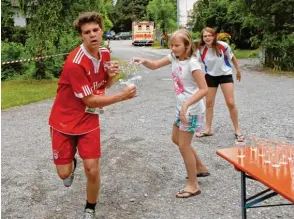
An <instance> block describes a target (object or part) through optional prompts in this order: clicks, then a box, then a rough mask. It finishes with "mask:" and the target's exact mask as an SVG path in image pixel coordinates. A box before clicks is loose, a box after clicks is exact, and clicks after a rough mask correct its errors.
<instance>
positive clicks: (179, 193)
mask: <svg viewBox="0 0 294 219" xmlns="http://www.w3.org/2000/svg"><path fill="white" fill-rule="evenodd" d="M185 193H187V194H188V195H187V196H179V195H182V194H185ZM200 194H201V191H200V190H198V191H197V192H188V191H185V190H184V189H183V190H180V191H179V192H178V193H177V194H176V197H177V198H190V197H193V196H196V195H200Z"/></svg>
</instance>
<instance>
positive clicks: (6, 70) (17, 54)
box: [1, 41, 29, 80]
mask: <svg viewBox="0 0 294 219" xmlns="http://www.w3.org/2000/svg"><path fill="white" fill-rule="evenodd" d="M25 57H26V53H25V47H24V46H23V45H22V44H20V43H14V42H6V41H3V42H2V45H1V61H2V62H7V61H12V60H19V59H22V58H25ZM28 69H29V65H28V64H25V63H20V62H19V63H13V64H7V65H3V66H1V80H9V79H12V78H15V77H18V76H20V75H23V74H26V71H27V70H28Z"/></svg>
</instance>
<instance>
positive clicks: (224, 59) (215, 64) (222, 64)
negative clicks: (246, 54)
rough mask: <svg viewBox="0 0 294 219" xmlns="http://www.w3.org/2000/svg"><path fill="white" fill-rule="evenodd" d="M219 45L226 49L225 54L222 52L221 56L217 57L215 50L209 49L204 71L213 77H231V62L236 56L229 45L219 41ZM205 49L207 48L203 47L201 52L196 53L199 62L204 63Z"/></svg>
mask: <svg viewBox="0 0 294 219" xmlns="http://www.w3.org/2000/svg"><path fill="white" fill-rule="evenodd" d="M217 43H218V44H221V45H223V47H224V48H225V54H224V52H223V50H221V56H220V55H217V54H216V52H215V50H214V49H212V48H208V50H207V53H206V55H205V57H204V60H203V64H204V71H205V73H206V74H209V75H211V76H220V75H231V74H232V73H233V70H232V66H231V63H230V60H231V59H232V58H233V56H234V54H233V52H232V50H231V48H230V46H229V45H228V44H227V43H225V42H223V41H217ZM205 47H206V46H203V47H202V48H201V49H200V51H199V50H197V52H196V56H197V60H198V61H199V62H202V59H201V55H202V54H203V51H204V48H205Z"/></svg>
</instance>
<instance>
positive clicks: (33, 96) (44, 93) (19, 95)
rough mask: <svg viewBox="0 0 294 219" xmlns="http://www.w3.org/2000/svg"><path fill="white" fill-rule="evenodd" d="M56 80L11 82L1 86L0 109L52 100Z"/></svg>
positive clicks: (54, 93)
mask: <svg viewBox="0 0 294 219" xmlns="http://www.w3.org/2000/svg"><path fill="white" fill-rule="evenodd" d="M57 82H58V81H57V80H11V81H4V82H2V84H1V93H2V98H1V109H6V108H9V107H13V106H21V105H24V104H29V103H33V102H37V101H40V100H45V99H48V98H52V97H54V96H55V95H56V89H57Z"/></svg>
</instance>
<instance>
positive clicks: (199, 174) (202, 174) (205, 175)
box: [186, 172, 210, 179]
mask: <svg viewBox="0 0 294 219" xmlns="http://www.w3.org/2000/svg"><path fill="white" fill-rule="evenodd" d="M207 176H210V173H209V172H207V173H198V174H197V177H207ZM186 179H189V177H188V176H186Z"/></svg>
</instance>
